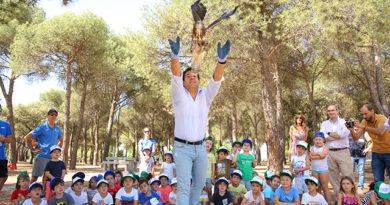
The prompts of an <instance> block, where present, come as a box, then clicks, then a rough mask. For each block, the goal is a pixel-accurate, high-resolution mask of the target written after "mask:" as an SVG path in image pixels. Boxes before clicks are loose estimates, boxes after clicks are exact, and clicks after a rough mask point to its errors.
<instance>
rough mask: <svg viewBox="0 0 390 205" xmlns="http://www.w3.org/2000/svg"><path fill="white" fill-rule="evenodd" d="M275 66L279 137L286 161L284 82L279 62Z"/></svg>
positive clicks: (281, 151) (281, 150) (281, 152)
mask: <svg viewBox="0 0 390 205" xmlns="http://www.w3.org/2000/svg"><path fill="white" fill-rule="evenodd" d="M273 68H274V80H275V85H276V117H277V122H278V123H277V124H278V130H279V139H280V141H279V142H280V155H281V157H282V159H283V161H284V162H285V161H286V160H285V158H286V156H285V144H286V134H285V132H284V116H283V99H282V83H281V81H280V75H279V70H278V66H277V64H276V63H275V64H273Z"/></svg>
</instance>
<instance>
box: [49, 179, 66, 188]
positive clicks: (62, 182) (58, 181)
mask: <svg viewBox="0 0 390 205" xmlns="http://www.w3.org/2000/svg"><path fill="white" fill-rule="evenodd" d="M59 184H62V185H64V181H62V180H57V181H55V182H54V183H53V186H51V190H54V188H56V186H57V185H59Z"/></svg>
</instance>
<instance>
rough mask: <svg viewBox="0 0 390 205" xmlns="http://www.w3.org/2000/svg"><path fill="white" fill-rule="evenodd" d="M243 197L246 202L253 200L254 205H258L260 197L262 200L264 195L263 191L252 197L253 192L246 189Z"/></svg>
mask: <svg viewBox="0 0 390 205" xmlns="http://www.w3.org/2000/svg"><path fill="white" fill-rule="evenodd" d="M244 197H245V198H246V203H247V204H250V203H252V202H255V204H256V205H260V197H261V198H262V199H263V200H264V195H263V193H260V195H259V196H258V197H256V199H255V198H254V197H253V193H252V190H250V191H248V192H247V193H246V194H245V195H244Z"/></svg>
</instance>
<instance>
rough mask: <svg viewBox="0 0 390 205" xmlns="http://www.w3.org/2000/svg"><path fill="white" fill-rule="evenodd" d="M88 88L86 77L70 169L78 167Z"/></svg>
mask: <svg viewBox="0 0 390 205" xmlns="http://www.w3.org/2000/svg"><path fill="white" fill-rule="evenodd" d="M87 88H88V81H87V80H86V79H84V81H83V87H82V91H81V101H80V112H79V120H78V125H77V128H76V134H75V136H74V137H73V152H72V155H71V160H70V167H69V169H76V162H77V149H78V147H79V138H80V134H81V131H82V130H83V122H84V110H85V98H86V97H87Z"/></svg>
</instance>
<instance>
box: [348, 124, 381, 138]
mask: <svg viewBox="0 0 390 205" xmlns="http://www.w3.org/2000/svg"><path fill="white" fill-rule="evenodd" d="M355 127H357V128H360V129H361V130H362V132H364V131H367V132H371V133H373V134H374V135H379V136H382V135H383V134H385V131H386V128H385V125H384V123H383V124H382V125H379V126H378V127H377V128H375V127H368V126H367V125H362V124H361V123H360V122H359V121H357V122H355ZM360 136H362V135H360ZM359 138H360V137H359Z"/></svg>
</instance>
